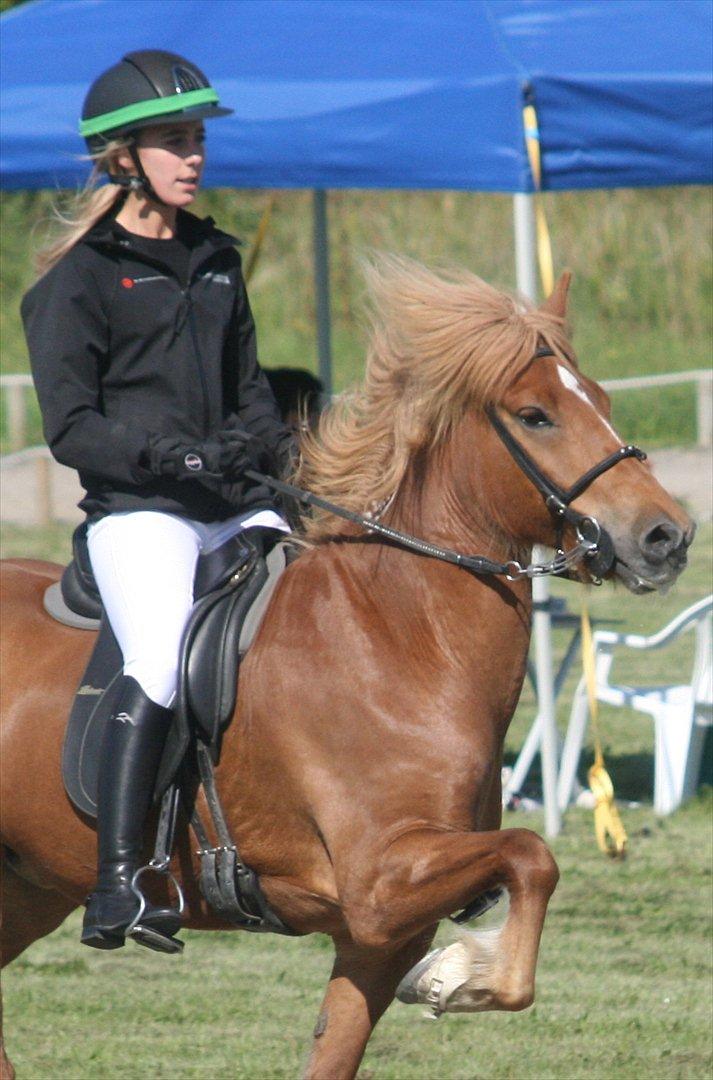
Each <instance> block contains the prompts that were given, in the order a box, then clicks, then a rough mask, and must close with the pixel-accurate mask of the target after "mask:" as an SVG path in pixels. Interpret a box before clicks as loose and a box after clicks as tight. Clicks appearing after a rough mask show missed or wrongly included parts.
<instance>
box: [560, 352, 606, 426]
mask: <svg viewBox="0 0 713 1080" xmlns="http://www.w3.org/2000/svg"><path fill="white" fill-rule="evenodd" d="M557 373H558V375H559V377H560V382H561V383H562V385H563V386H565V387H566V388H567V390H571V391H572V393H573V394H576V395H577V397H578V398H581V399H582V401H584V402H586V403H587V405H589V407H590V409H593V410H594V412H595V413H596V414H597V416H598V417H599V419H600V421H601V422H602V424H604V427H605V428H606V429H607V431H610V432H611V434H612V435H613V436H614V438H615V439H618V438H619V436H618V435H617V433H616V432H615V431H614V428H613V427H612V426H611V424H610V423H609V422H608V421H607V420H605V419H604V417H603V416H602V414H601V413H600V412H599V410H598V409H597V407H596V405H595V404H594V402H593V401H592V399H591V398H590V397H589V395H588V394H587V392H586V391H585V389H584V387H583V386H582V385H581V383H580V382H579V379H578V378H577V376H576V375H575V374H574V372H573V371H570V370H569V368H567V367H565V366H564V364H558V365H557Z"/></svg>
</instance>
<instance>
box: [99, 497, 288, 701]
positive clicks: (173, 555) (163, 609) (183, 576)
mask: <svg viewBox="0 0 713 1080" xmlns="http://www.w3.org/2000/svg"><path fill="white" fill-rule="evenodd" d="M253 525H265V526H269V527H271V528H278V529H283V530H284V531H286V532H289V529H288V526H287V525H286V524H285V522H284V521H283V520H282V518H281V517H280V516H279V515H278V514H276V513H275V512H274V511H273V510H260V511H257V512H255V511H248V512H247V513H245V514H241V515H239V516H237V517H233V518H229V519H228V521H217V522H212V523H210V524H208V525H205V524H203V523H202V522H199V521H189V520H186V519H185V518H179V517H176V516H174V515H173V514H163V513H160V512H159V511H156V510H138V511H129V512H127V513H116V514H109V515H108V516H107V517H103V518H101V519H100V520H99V521H97V522H95V523H94V524H93V525H90V527H89V529H88V532H87V544H88V547H89V558H90V560H91V564H92V570H93V571H94V577H95V579H96V583H97V587H98V589H99V594H100V596H101V598H102V603H103V604H104V608H105V610H106V613H107V617H108V619H109V622H110V623H111V627H112V630H113V631H114V634H115V636H116V640H117V641H118V643H119V647H120V649H121V652H122V655H123V657H124V674H125V675H131V676H132V677H133V678H134V679H136V681H137V682H138V684H139V686H140V687H141V689H142V690H143V691H144V693H145V694H146V695H147V696H148V697H149V698H151V700H152V701H154V702H156V704H157V705H164V706H170V705H171V704H172V702H173V697H174V695H175V692H176V679H177V675H178V658H179V657H178V653H179V646H180V642H181V636H182V634H183V630H184V627H185V625H186V622H187V620H188V616H189V615H190V612H191V608H192V607H193V578H194V575H195V570H196V562H197V561H198V556H199V555H200V554H201V553H207V552H209V551H215V550H216V548H219V547H220V546H221V545H222V544H224V543H225V542H226V541H227V540H229V539H230V538H231V537H233V536H235V535H236V534H237V533H239V532H242V530H243V529H247V528H250V527H251V526H253Z"/></svg>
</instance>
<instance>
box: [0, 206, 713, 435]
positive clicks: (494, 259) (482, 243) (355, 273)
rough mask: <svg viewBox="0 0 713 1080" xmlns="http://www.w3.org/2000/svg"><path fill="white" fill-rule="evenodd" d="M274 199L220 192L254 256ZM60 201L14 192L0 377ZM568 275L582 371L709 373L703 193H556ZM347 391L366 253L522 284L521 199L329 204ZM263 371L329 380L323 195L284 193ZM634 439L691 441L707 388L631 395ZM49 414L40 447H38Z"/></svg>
mask: <svg viewBox="0 0 713 1080" xmlns="http://www.w3.org/2000/svg"><path fill="white" fill-rule="evenodd" d="M267 198H268V194H267V193H266V192H262V191H207V192H204V193H203V194H202V195H201V196H200V199H199V203H198V205H197V207H196V210H197V212H198V213H200V214H211V215H212V216H213V217H215V219H216V221H217V222H218V224H219V225H220V226H221V227H222V228H224V229H226V230H227V231H228V232H232V233H233V234H235V235H237V236H239V237H242V238H243V239H244V241H245V247H244V250H247V249H249V246H250V243H251V240H252V237H253V236H254V234H255V231H256V228H257V225H258V222H259V220H260V217H261V214H262V211H263V209H264V207H265V205H266V201H267ZM51 202H52V196H51V194H50V193H48V192H39V193H5V194H3V195H2V196H1V197H0V212H1V214H2V230H3V247H2V263H1V266H0V271H1V278H2V299H1V301H0V335H1V341H2V353H1V355H0V370H2V371H5V372H10V371H26V370H28V361H27V354H26V348H25V344H24V340H23V336H22V329H21V325H20V319H19V301H20V298H21V296H22V293H23V292H24V290H25V289H26V288H27V287H28V286H29V284H30V283H31V281H32V280H33V271H32V260H31V255H32V250H33V248H36V247H37V245H38V244H39V243H40V242H41V240H42V237H43V235H44V234H45V232H46V229H47V224H48V222H49V219H50V208H51ZM545 202H546V208H547V215H548V219H549V222H550V227H551V231H552V236H553V242H554V250H555V257H556V263H557V266H558V268H559V269H563V268H565V267H569V268H570V269H572V270H573V272H574V281H573V287H572V302H571V313H572V321H573V324H574V329H575V344H576V346H577V349H578V352H579V355H580V360H581V363H582V366H583V368H584V369H585V370H586V371H587V372H588V373H589V374H591V375H593V376H594V377H595V378H616V377H619V376H624V375H638V374H646V373H650V372H661V371H679V370H686V369H688V368H695V367H704V366H706V365H708V364H709V362H710V359H711V354H710V340H711V329H712V317H711V315H712V313H711V304H710V294H711V284H712V282H711V259H710V248H711V220H712V217H711V209H712V207H711V196H710V192H709V190H708V189H704V188H671V189H642V190H635V191H631V190H620V191H606V192H596V191H593V192H569V193H561V194H557V195H548V196H546V198H545ZM329 219H330V258H331V288H332V317H333V341H334V381H335V388H336V389H337V390H339V389H342V388H343V387H345V386H346V385H348V384H350V383H352V382H353V381H354V380H355V379H356V378H358V376H359V373H360V371H361V365H362V360H363V352H364V335H363V330H362V322H361V317H360V309H361V300H362V282H361V276H360V273H359V268H358V258H359V255H360V254H361V253H363V252H364V251H366V250H368V249H378V250H387V251H396V252H400V253H403V254H406V255H410V256H412V257H414V258H417V259H420V260H421V261H423V262H426V263H429V264H433V265H439V264H454V263H456V264H462V265H465V266H468V267H469V268H470V269H472V270H474V271H475V272H476V273H478V274H480V275H481V276H482V277H484V278H486V279H487V280H489V281H491V282H493V283H495V284H499V285H501V286H503V287H505V288H514V257H513V239H512V237H513V229H512V201H511V199H510V197H509V196H505V195H490V194H488V195H486V194H477V193H467V192H412V191H369V192H363V191H335V192H331V193H330V196H329ZM250 294H251V301H252V304H253V308H254V310H255V316H256V321H257V325H258V331H259V338H260V349H261V357H262V362H263V363H264V364H265V365H266V366H268V367H276V366H280V365H286V366H298V367H307V368H310V369H311V370H316V345H315V331H314V325H315V310H314V309H315V303H314V290H313V270H312V234H311V194H310V193H309V192H305V191H284V192H278V193H277V204H276V210H275V212H274V214H273V217H272V222H271V225H270V229H269V231H268V234H267V237H266V240H265V243H264V247H263V250H262V253H261V257H260V261H259V263H258V266H257V270H256V273H255V275H254V277H253V280H252V282H251V285H250ZM615 420H616V421H617V423H618V424H619V426H620V427H621V429H622V433H623V434H625V435H626V437H627V438H637V439H641V440H646V441H648V442H649V444H651V442H652V441H654V442H658V443H659V444H661V443H666V442H676V443H679V442H682V441H687V440H688V441H692V440H693V438H694V425H695V405H694V393H693V389H692V388H688V387H683V388H677V387H673V388H666V389H662V390H657V391H647V392H646V396H645V398H642V396H641V395H640V394H639V395H633V396H630V395H623V396H617V398H616V401H615ZM39 438H40V435H39V422H38V418H37V415H36V413H35V419H34V426H33V430H32V439H33V441H38V440H39Z"/></svg>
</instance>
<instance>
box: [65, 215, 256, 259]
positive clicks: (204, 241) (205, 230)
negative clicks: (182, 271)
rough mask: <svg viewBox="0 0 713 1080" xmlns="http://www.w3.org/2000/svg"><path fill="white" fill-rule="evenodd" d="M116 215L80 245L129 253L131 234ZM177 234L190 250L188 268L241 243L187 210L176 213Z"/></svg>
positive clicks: (102, 221) (140, 255)
mask: <svg viewBox="0 0 713 1080" xmlns="http://www.w3.org/2000/svg"><path fill="white" fill-rule="evenodd" d="M114 213H115V211H114V210H113V209H112V210H111V211H110V212H109V213H108V214H106V215H105V216H104V217H103V218H100V219H99V221H98V222H97V223H96V224H95V225H93V226H92V228H91V229H90V230H89V231H88V232H87V233H85V235H84V236H83V237H82V239H81V241H80V243H85V244H89V245H90V246H95V245H97V246H104V245H109V246H110V247H119V248H120V249H121V250H123V251H128V250H132V248H133V245H132V240H131V234H130V233H129V234H127V232H126V230H125V229H122V228H121V226H120V225H118V223H117V222H116V220H115V217H114ZM176 223H177V231H178V232H180V234H181V235H182V236H183V237H185V239H186V240H187V242H188V244H189V246H190V248H191V268H192V269H195V268H196V267H197V266H200V264H201V263H202V262H204V261H205V260H206V259H207V258H209V257H210V256H211V255H213V253H214V252H216V251H222V250H225V249H226V248H231V247H235V246H236V245H237V244H240V241H239V240H238V239H237V238H236V237H234V236H231V235H230V234H229V233H225V232H223V231H222V230H221V229H218V228H216V226H215V223H214V221H213V218H212V217H207V218H199V217H196V216H195V214H189V213H188V212H187V211H186V210H179V211H178V215H177V219H176ZM133 250H134V252H135V254H136V256H137V257H138V258H145V256H144V255H143V253H142V252H141V251H139V250H138V248H134V249H133Z"/></svg>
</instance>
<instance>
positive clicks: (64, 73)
mask: <svg viewBox="0 0 713 1080" xmlns="http://www.w3.org/2000/svg"><path fill="white" fill-rule="evenodd" d="M1 27H2V34H1V35H0V90H1V95H2V96H1V100H0V140H1V142H0V150H1V158H0V185H1V186H2V187H4V188H42V187H44V188H47V187H50V188H52V187H56V186H60V187H62V186H68V185H69V186H74V185H75V184H77V183H78V182H81V180H82V178H83V177H84V176H85V175H86V172H87V164H86V162H81V161H78V160H77V155H79V154H81V153H82V152H83V144H82V142H81V140H80V139H79V136H78V134H77V127H76V125H77V116H78V115H79V112H80V110H81V104H82V100H83V96H84V93H85V91H86V88H87V86H88V84H89V83H90V82H91V80H92V79H93V78H95V77H96V76H97V75H98V74H99V73H100V72H101V71H103V70H104V69H105V68H106V67H108V66H109V65H111V64H112V63H114V62H116V60H117V59H118V58H119V57H120V56H121V55H122V54H123V53H124V52H128V51H130V50H132V49H136V48H164V49H168V50H171V51H174V52H178V53H187V54H188V55H189V56H190V57H191V59H193V60H194V61H195V62H196V63H198V64H199V65H200V66H202V67H204V68H205V69H206V70H207V71H208V72H209V73H210V77H211V80H212V81H213V83H214V85H215V86H216V88H217V89H218V91H219V93H220V96H221V99H222V100H223V101H224V102H225V103H227V104H230V105H231V106H233V107H234V108H235V115H234V116H232V117H229V118H226V119H224V120H221V122H220V123H219V124H215V125H214V126H212V127H211V132H210V156H209V165H208V168H207V172H206V177H205V182H206V183H207V184H208V185H210V186H215V187H220V186H224V187H270V188H280V187H281V188H286V187H310V188H314V189H316V197H315V208H316V237H317V244H316V247H317V252H318V256H319V257H318V260H317V284H318V313H320V325H321V333H320V373H321V374H323V375H324V376H325V377H326V379H327V380H328V378H329V353H328V334H327V331H326V326H327V318H328V298H327V290H326V281H327V277H328V275H327V267H326V216H325V201H324V192H325V190H326V189H328V188H330V187H342V188H344V187H348V188H357V187H362V188H452V189H454V188H457V189H468V190H480V191H500V192H512V193H513V194H514V196H515V211H516V212H515V223H516V251H517V267H518V286H519V288H520V289H521V290H522V291H523V292H525V293H527V294H529V295H531V296H534V295H535V292H536V284H535V273H534V257H533V256H534V243H533V225H532V205H531V204H532V200H531V197H530V193H532V192H533V190H534V189H535V180H534V177H533V172H532V169H531V167H530V162H529V158H528V154H527V150H526V144H525V138H524V135H523V106H524V105H525V104H526V103H528V102H530V103H532V104H534V105H535V107H536V110H537V118H538V120H539V139H540V147H541V151H542V187H543V189H545V190H552V191H555V190H564V189H572V188H603V187H607V188H612V187H628V186H644V185H664V184H694V183H695V184H701V183H710V182H711V180H712V179H713V139H712V135H711V132H712V130H713V124H712V121H711V116H712V114H713V89H712V82H713V80H712V78H711V45H712V43H713V4H711V2H710V0H606V2H603V0H181V2H180V3H176V2H175V0H33V2H31V3H27V4H26V5H22V6H21V7H19V8H15V9H13V10H11V11H10V12H8V13H6V14H5V15H3V16H2V20H1ZM536 584H537V585H538V587H539V588H540V590H544V591H543V592H541V596H546V587H545V586H544V583H542V582H539V583H536ZM535 632H536V641H537V645H538V655H537V667H538V674H539V687H540V694H539V698H540V702H539V705H540V707H539V712H540V716H541V717H542V720H543V723H542V732H543V736H542V750H543V773H544V777H545V796H546V827H547V831H548V832H549V833H553V832H556V831H557V829H558V814H557V809H556V806H555V803H554V795H553V792H554V771H553V770H556V730H555V728H554V706H553V701H552V694H551V690H552V673H551V656H550V655H549V652H548V650H549V644H548V643H549V615H548V613H547V611H546V610H545V609H544V607H543V606H541V608H540V610H539V611H538V612H537V613H536V615H535Z"/></svg>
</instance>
